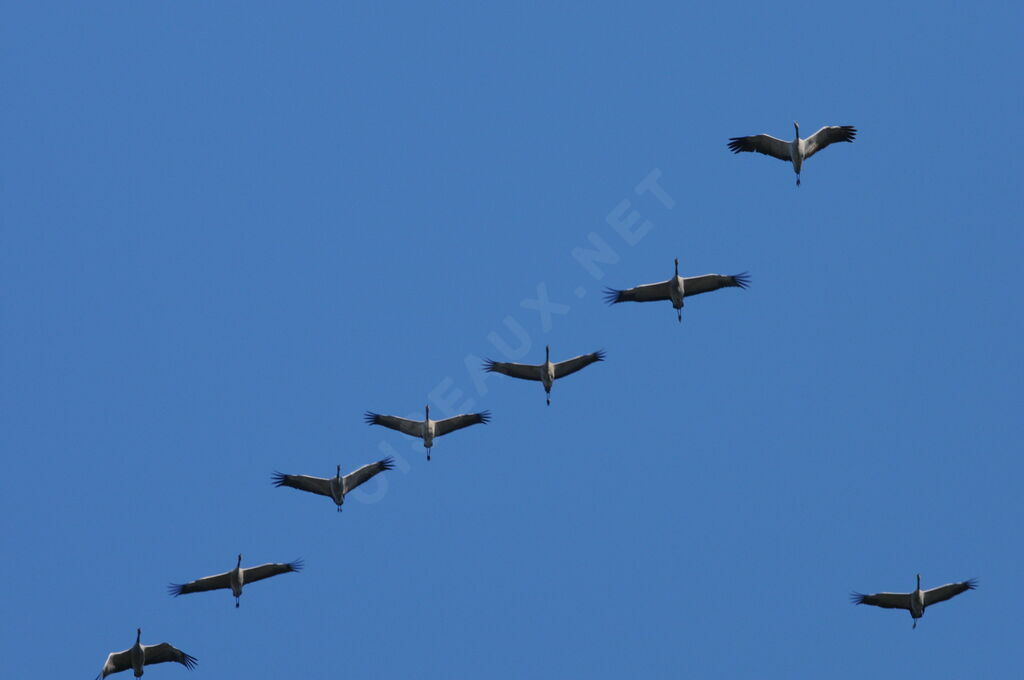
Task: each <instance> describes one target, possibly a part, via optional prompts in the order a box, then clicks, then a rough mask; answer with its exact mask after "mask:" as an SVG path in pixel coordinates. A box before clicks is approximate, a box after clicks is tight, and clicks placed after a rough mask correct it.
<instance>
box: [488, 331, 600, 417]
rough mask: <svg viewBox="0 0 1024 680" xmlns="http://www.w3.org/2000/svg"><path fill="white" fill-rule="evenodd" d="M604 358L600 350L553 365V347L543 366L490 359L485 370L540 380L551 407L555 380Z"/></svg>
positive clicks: (513, 376) (547, 347) (521, 378)
mask: <svg viewBox="0 0 1024 680" xmlns="http://www.w3.org/2000/svg"><path fill="white" fill-rule="evenodd" d="M604 356H605V354H604V351H603V350H598V351H596V352H591V353H590V354H581V355H579V356H575V357H573V358H571V359H566V360H565V361H559V362H558V363H553V362H552V361H551V347H550V346H545V348H544V363H543V364H515V363H511V362H505V361H491V360H490V359H488V360H486V361H485V362H484V370H485V371H490V372H492V373H502V374H504V375H507V376H510V377H512V378H519V379H520V380H539V381H540V382H541V383H543V384H544V392H545V393H546V395H547V403H548V405H550V404H551V385H552V384H553V383H554V382H555V380H558V379H559V378H564V377H565V376H567V375H571V374H573V373H575V372H576V371H579V370H580V369H582V368H584V367H586V366H589V365H590V364H592V363H595V362H597V361H604Z"/></svg>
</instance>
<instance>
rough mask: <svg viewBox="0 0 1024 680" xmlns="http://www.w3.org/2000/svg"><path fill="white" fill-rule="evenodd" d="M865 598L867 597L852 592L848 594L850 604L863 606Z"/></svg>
mask: <svg viewBox="0 0 1024 680" xmlns="http://www.w3.org/2000/svg"><path fill="white" fill-rule="evenodd" d="M865 597H867V595H864V594H862V593H858V592H856V591H854V592H852V593H850V602H852V603H854V604H864V598H865Z"/></svg>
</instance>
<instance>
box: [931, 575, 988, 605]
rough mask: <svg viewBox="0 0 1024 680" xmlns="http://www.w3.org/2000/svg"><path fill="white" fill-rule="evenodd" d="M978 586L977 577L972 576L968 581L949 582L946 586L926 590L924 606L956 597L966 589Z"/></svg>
mask: <svg viewBox="0 0 1024 680" xmlns="http://www.w3.org/2000/svg"><path fill="white" fill-rule="evenodd" d="M977 587H978V581H977V579H973V578H972V579H968V580H966V581H961V582H960V583H947V584H946V585H944V586H939V587H938V588H932V589H931V590H926V591H924V606H925V607H927V606H929V605H933V604H935V603H936V602H942V601H943V600H948V599H949V598H951V597H955V596H957V595H959V594H960V593H962V592H964V591H966V590H974V589H975V588H977Z"/></svg>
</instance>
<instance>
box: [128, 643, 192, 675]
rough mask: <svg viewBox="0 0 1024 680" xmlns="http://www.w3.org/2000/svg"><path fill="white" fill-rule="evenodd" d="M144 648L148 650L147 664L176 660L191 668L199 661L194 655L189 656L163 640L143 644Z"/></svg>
mask: <svg viewBox="0 0 1024 680" xmlns="http://www.w3.org/2000/svg"><path fill="white" fill-rule="evenodd" d="M142 648H143V649H144V650H145V651H146V665H147V666H149V665H150V664H154V663H166V662H167V661H174V662H175V663H180V664H181V665H182V666H184V667H185V668H188V669H189V670H191V669H193V668H195V667H196V663H197V662H196V658H195V657H194V656H189V655H188V654H186V653H185V652H183V651H181V650H180V649H177V648H176V647H174V646H173V645H172V644H170V643H169V642H161V643H160V644H158V645H142Z"/></svg>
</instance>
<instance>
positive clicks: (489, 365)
mask: <svg viewBox="0 0 1024 680" xmlns="http://www.w3.org/2000/svg"><path fill="white" fill-rule="evenodd" d="M496 363H497V362H496V361H491V360H490V359H485V360H484V370H485V371H490V372H491V373H496V372H497V370H496V369H495V368H494V364H496Z"/></svg>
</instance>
